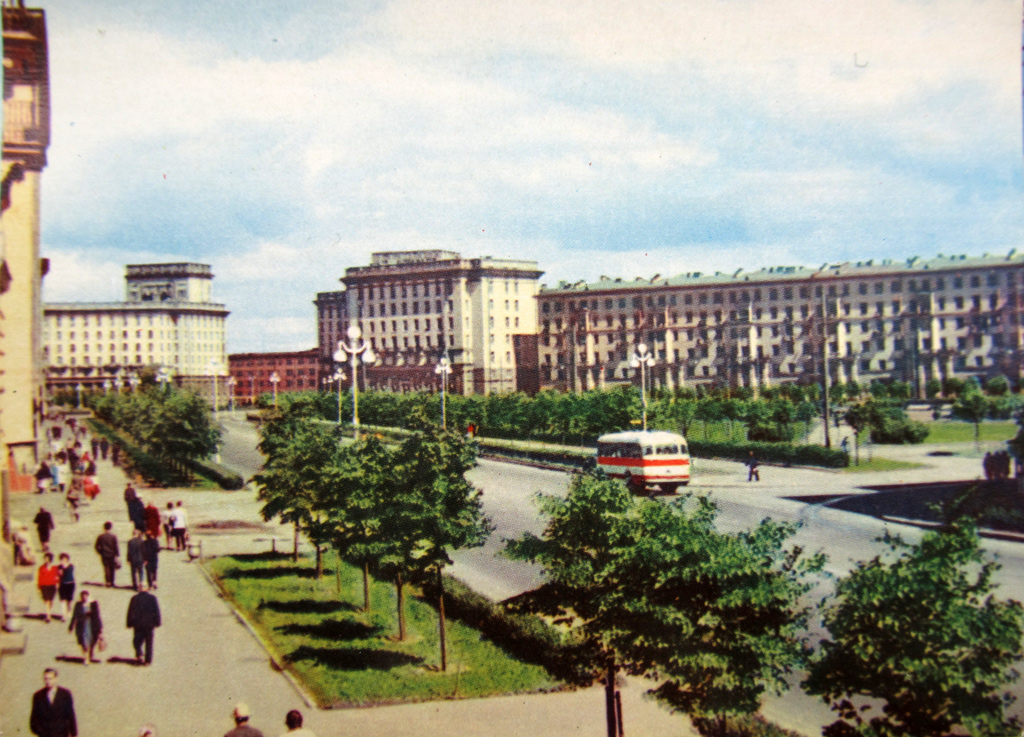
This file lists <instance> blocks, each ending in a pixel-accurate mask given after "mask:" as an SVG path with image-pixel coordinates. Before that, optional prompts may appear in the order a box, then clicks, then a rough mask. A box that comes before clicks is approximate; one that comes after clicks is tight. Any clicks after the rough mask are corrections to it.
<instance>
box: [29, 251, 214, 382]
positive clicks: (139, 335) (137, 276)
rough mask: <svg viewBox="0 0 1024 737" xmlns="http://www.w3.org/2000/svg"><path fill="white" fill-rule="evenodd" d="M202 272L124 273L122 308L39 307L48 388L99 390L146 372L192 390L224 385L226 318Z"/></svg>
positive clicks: (193, 267)
mask: <svg viewBox="0 0 1024 737" xmlns="http://www.w3.org/2000/svg"><path fill="white" fill-rule="evenodd" d="M212 282H213V272H212V271H211V269H210V267H209V265H207V264H196V263H177V264H137V265H130V266H128V267H127V270H126V276H125V297H126V299H125V301H124V302H67V303H53V304H46V305H44V306H43V315H44V349H43V355H44V360H45V362H46V366H47V369H46V371H47V387H49V388H51V389H55V388H58V387H62V386H64V387H67V386H74V385H76V384H82V385H83V386H92V387H95V386H102V385H103V383H104V382H105V381H113V380H114V379H115V378H116V377H118V376H121V377H122V378H124V377H125V376H127V375H130V374H131V373H133V372H137V371H139V370H140V369H142V368H145V367H153V368H164V369H166V370H167V371H168V372H169V373H170V375H171V376H172V377H174V378H175V381H177V382H178V383H184V384H189V385H195V386H197V387H201V386H204V384H203V378H205V379H206V383H209V381H210V377H212V376H217V377H226V376H227V373H228V364H227V354H226V352H225V323H226V320H227V316H228V314H229V313H228V310H227V309H226V308H225V306H224V305H223V304H220V303H217V302H214V301H213V298H212Z"/></svg>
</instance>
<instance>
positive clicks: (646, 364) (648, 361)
mask: <svg viewBox="0 0 1024 737" xmlns="http://www.w3.org/2000/svg"><path fill="white" fill-rule="evenodd" d="M629 365H630V366H632V367H633V368H639V369H640V404H641V405H643V408H644V430H646V429H647V369H648V368H650V367H651V366H654V356H652V355H651V353H650V352H649V351H648V350H647V344H646V343H641V344H640V345H638V346H637V347H636V350H635V351H633V358H632V359H631V360H630V362H629Z"/></svg>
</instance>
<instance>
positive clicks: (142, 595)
mask: <svg viewBox="0 0 1024 737" xmlns="http://www.w3.org/2000/svg"><path fill="white" fill-rule="evenodd" d="M159 626H160V603H159V602H158V601H157V600H156V597H155V596H153V595H152V594H151V593H149V592H148V591H147V590H146V584H144V583H140V584H139V593H137V594H135V596H133V597H132V598H131V601H129V602H128V627H129V628H130V629H133V630H135V636H134V637H133V638H132V645H134V646H135V659H136V660H138V662H139V665H149V664H150V663H152V662H153V630H155V629H156V628H157V627H159Z"/></svg>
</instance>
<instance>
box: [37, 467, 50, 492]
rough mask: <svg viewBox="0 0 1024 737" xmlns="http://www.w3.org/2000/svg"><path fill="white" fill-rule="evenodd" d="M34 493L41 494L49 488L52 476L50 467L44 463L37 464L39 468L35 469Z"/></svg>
mask: <svg viewBox="0 0 1024 737" xmlns="http://www.w3.org/2000/svg"><path fill="white" fill-rule="evenodd" d="M35 476H36V493H37V494H43V493H45V492H46V490H47V489H49V488H50V484H51V483H52V482H53V475H52V474H51V473H50V466H49V465H47V463H46V461H41V462H40V463H39V468H37V469H36V474H35Z"/></svg>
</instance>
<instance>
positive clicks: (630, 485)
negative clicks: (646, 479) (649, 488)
mask: <svg viewBox="0 0 1024 737" xmlns="http://www.w3.org/2000/svg"><path fill="white" fill-rule="evenodd" d="M622 480H623V482H624V483H625V484H626V488H627V489H629V492H630V493H631V494H639V493H641V492H642V491H643V490H644V487H643V479H638V478H636V477H635V476H633V474H631V473H630V472H629V471H626V477H625V478H624V479H622Z"/></svg>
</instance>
